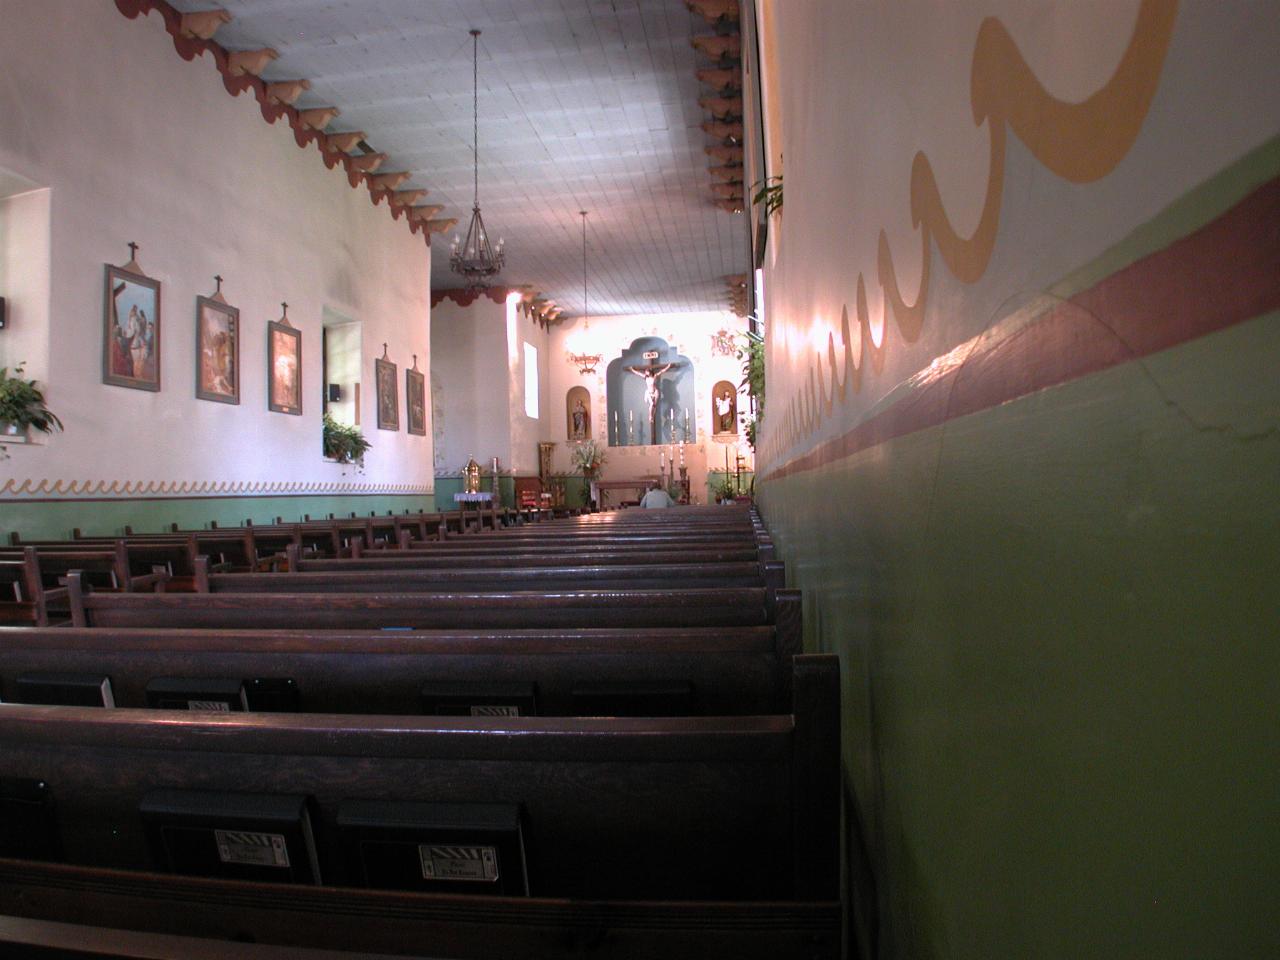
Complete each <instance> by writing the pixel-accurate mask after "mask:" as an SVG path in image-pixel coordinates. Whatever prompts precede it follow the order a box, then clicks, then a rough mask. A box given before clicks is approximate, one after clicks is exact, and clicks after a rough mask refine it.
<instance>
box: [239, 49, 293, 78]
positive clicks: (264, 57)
mask: <svg viewBox="0 0 1280 960" xmlns="http://www.w3.org/2000/svg"><path fill="white" fill-rule="evenodd" d="M278 56H280V54H278V53H276V52H275V51H274V50H272V49H271V48H270V47H263V48H262V49H261V50H229V51H227V70H228V71H229V72H230V73H231V75H232V76H233V77H243V76H244V75H245V74H246V73H248V74H252V75H253V76H255V77H256V76H258V75H259V74H261V73H262V71H263V70H265V69H266V67H267V64H268V63H270V62H271V61H272V60H274V59H276V57H278Z"/></svg>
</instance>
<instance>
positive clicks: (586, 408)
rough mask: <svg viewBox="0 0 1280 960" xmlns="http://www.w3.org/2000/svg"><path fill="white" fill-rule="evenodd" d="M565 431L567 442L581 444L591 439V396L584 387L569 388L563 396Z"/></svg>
mask: <svg viewBox="0 0 1280 960" xmlns="http://www.w3.org/2000/svg"><path fill="white" fill-rule="evenodd" d="M565 413H566V417H567V422H566V424H565V429H566V432H567V434H568V437H569V440H570V441H572V442H575V443H581V442H582V441H583V440H590V439H591V394H590V393H588V392H587V389H586V387H571V388H570V390H569V392H568V394H566V395H565Z"/></svg>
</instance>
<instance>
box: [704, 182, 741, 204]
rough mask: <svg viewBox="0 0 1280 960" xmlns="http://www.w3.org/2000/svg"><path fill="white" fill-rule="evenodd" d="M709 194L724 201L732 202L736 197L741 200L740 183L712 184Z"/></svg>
mask: <svg viewBox="0 0 1280 960" xmlns="http://www.w3.org/2000/svg"><path fill="white" fill-rule="evenodd" d="M711 192H712V193H714V194H715V195H716V196H717V197H723V198H724V199H725V200H732V199H733V198H734V197H737V198H738V199H739V200H741V199H742V184H740V183H713V184H712V185H711Z"/></svg>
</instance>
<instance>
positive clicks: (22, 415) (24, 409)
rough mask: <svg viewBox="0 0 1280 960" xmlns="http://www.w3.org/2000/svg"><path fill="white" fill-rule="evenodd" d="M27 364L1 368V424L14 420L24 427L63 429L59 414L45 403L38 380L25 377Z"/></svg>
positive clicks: (50, 430)
mask: <svg viewBox="0 0 1280 960" xmlns="http://www.w3.org/2000/svg"><path fill="white" fill-rule="evenodd" d="M23 367H24V365H23V364H21V363H20V364H18V365H17V366H16V367H14V368H13V373H12V374H10V373H9V368H8V367H0V423H12V424H15V425H16V426H18V427H19V428H20V429H22V430H26V429H28V428H30V427H34V428H35V429H37V430H39V431H40V432H42V433H53V431H55V430H61V429H62V421H61V420H59V419H58V415H57V414H55V413H54V412H53V411H52V410H50V409H49V408H48V407H46V406H45V403H44V393H43V392H42V391H41V390H40V388H39V387H38V386H36V382H35V381H34V380H26V379H24V378H23V373H24V372H25V371H24V369H23Z"/></svg>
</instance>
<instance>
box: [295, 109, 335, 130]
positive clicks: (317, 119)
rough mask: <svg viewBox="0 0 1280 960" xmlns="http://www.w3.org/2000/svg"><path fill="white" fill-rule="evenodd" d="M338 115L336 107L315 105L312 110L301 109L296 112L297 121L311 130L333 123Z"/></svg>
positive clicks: (320, 128)
mask: <svg viewBox="0 0 1280 960" xmlns="http://www.w3.org/2000/svg"><path fill="white" fill-rule="evenodd" d="M337 116H338V108H337V107H316V108H315V109H314V110H302V111H300V112H299V113H298V122H299V123H301V124H302V125H303V126H304V127H310V128H311V129H312V130H323V129H324V128H325V127H327V126H328V125H329V124H331V123H333V121H334V119H335V118H336V117H337Z"/></svg>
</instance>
